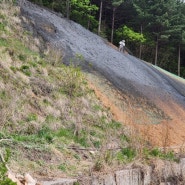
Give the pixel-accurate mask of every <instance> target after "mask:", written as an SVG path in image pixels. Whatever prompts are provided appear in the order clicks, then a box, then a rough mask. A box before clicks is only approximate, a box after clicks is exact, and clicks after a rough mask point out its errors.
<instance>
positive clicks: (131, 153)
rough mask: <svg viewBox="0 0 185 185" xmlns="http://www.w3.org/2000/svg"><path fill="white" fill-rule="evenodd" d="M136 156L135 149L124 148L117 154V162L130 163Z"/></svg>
mask: <svg viewBox="0 0 185 185" xmlns="http://www.w3.org/2000/svg"><path fill="white" fill-rule="evenodd" d="M135 156H136V151H135V149H133V148H131V147H127V148H123V149H122V150H121V151H120V152H118V153H117V160H118V161H123V162H130V161H132V160H133V159H134V157H135Z"/></svg>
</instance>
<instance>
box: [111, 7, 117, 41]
mask: <svg viewBox="0 0 185 185" xmlns="http://www.w3.org/2000/svg"><path fill="white" fill-rule="evenodd" d="M115 11H116V8H115V7H114V8H113V14H112V30H111V43H113V37H114V20H115Z"/></svg>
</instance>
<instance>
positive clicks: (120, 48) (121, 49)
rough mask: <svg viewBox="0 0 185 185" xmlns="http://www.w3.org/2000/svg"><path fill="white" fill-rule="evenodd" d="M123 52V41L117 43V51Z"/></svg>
mask: <svg viewBox="0 0 185 185" xmlns="http://www.w3.org/2000/svg"><path fill="white" fill-rule="evenodd" d="M124 50H125V40H122V41H120V42H119V51H120V52H123V51H124Z"/></svg>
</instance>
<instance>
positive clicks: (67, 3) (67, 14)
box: [66, 0, 70, 19]
mask: <svg viewBox="0 0 185 185" xmlns="http://www.w3.org/2000/svg"><path fill="white" fill-rule="evenodd" d="M66 16H67V19H69V17H70V0H67V1H66Z"/></svg>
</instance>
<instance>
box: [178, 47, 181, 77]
mask: <svg viewBox="0 0 185 185" xmlns="http://www.w3.org/2000/svg"><path fill="white" fill-rule="evenodd" d="M180 66H181V46H180V44H179V48H178V76H180V70H181V69H180Z"/></svg>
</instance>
